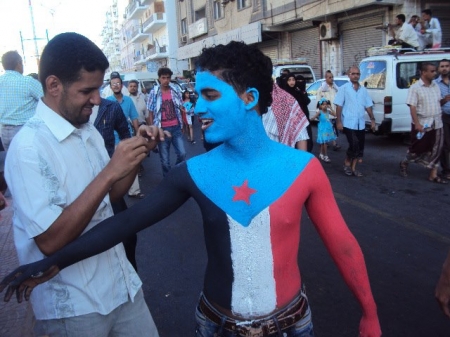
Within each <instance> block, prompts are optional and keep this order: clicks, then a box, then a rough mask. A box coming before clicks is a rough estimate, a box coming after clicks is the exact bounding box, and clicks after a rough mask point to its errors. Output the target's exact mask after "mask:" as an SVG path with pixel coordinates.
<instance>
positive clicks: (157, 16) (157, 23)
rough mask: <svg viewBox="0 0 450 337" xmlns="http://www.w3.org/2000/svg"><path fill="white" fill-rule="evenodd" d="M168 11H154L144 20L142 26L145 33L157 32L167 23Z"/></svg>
mask: <svg viewBox="0 0 450 337" xmlns="http://www.w3.org/2000/svg"><path fill="white" fill-rule="evenodd" d="M166 22H167V21H166V13H154V14H152V15H150V16H149V17H148V19H147V20H145V21H144V23H143V24H142V27H143V29H144V32H145V33H155V32H156V31H158V30H159V29H160V28H162V27H164V26H165V25H166Z"/></svg>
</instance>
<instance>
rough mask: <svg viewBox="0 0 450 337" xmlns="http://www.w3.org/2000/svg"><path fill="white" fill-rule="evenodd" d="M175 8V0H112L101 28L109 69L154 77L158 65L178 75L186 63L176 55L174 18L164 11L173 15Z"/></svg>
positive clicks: (175, 23) (176, 40)
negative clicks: (169, 17) (170, 17)
mask: <svg viewBox="0 0 450 337" xmlns="http://www.w3.org/2000/svg"><path fill="white" fill-rule="evenodd" d="M175 12H176V7H175V0H164V1H161V0H159V1H155V0H140V1H139V0H113V2H112V5H111V7H110V10H108V12H107V13H106V20H105V26H104V28H103V32H102V36H103V52H104V53H105V55H106V56H107V57H108V60H109V61H110V68H109V70H108V73H109V72H112V71H118V72H120V73H121V74H126V73H131V72H139V73H149V74H148V78H157V71H158V69H159V68H160V67H169V68H171V69H172V71H173V72H174V74H175V75H176V76H181V75H182V74H183V71H184V70H186V69H187V65H188V63H187V60H182V59H180V60H178V58H177V49H178V27H177V22H176V20H174V19H172V20H168V15H167V13H173V16H172V17H173V18H175V15H174V13H175Z"/></svg>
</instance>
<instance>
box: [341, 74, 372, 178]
mask: <svg viewBox="0 0 450 337" xmlns="http://www.w3.org/2000/svg"><path fill="white" fill-rule="evenodd" d="M360 76H361V72H360V70H359V68H358V67H356V66H353V67H350V69H349V70H348V77H349V79H350V82H349V83H346V84H344V85H343V86H341V87H340V88H339V91H338V93H337V95H336V98H335V100H334V104H335V105H336V119H337V121H336V126H337V128H338V130H339V131H343V132H344V134H345V137H346V138H347V142H348V149H347V153H346V157H345V160H344V173H345V174H346V175H347V176H355V177H362V176H363V174H362V173H361V172H360V171H359V170H357V169H356V164H357V163H361V162H362V158H363V156H364V145H365V140H366V131H365V128H366V122H365V120H364V115H365V112H367V113H368V115H369V118H370V123H371V128H372V130H374V129H375V117H374V116H373V112H372V105H373V102H372V99H371V98H370V96H369V93H368V92H367V89H366V88H364V87H363V86H361V85H360V83H359V78H360Z"/></svg>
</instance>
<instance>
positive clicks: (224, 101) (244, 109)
mask: <svg viewBox="0 0 450 337" xmlns="http://www.w3.org/2000/svg"><path fill="white" fill-rule="evenodd" d="M195 90H196V91H197V93H198V95H199V97H198V100H197V103H196V106H195V114H196V115H198V116H200V118H201V120H202V130H203V131H204V132H205V139H206V141H208V142H210V143H219V142H224V141H227V140H229V139H233V138H235V137H237V136H239V135H242V134H243V133H245V132H246V129H247V127H246V125H247V123H248V120H247V119H248V117H249V116H248V115H247V114H248V113H249V112H250V113H253V114H257V112H256V111H255V110H254V108H255V106H256V104H257V103H258V98H259V95H258V91H257V90H256V89H253V88H250V89H248V90H247V93H248V92H252V94H253V97H254V98H255V99H254V100H253V101H251V102H248V103H246V102H244V100H243V99H242V98H241V97H242V95H241V97H240V96H239V95H238V94H237V93H236V91H235V90H234V88H233V87H232V86H231V85H229V84H228V83H226V82H225V81H223V80H221V79H220V78H218V77H216V76H214V75H213V74H212V73H210V72H208V71H199V72H197V75H196V83H195Z"/></svg>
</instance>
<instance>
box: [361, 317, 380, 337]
mask: <svg viewBox="0 0 450 337" xmlns="http://www.w3.org/2000/svg"><path fill="white" fill-rule="evenodd" d="M380 336H381V327H380V322H379V321H378V316H377V315H376V314H375V315H373V316H370V317H369V316H366V315H363V317H362V318H361V321H360V323H359V337H380Z"/></svg>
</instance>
